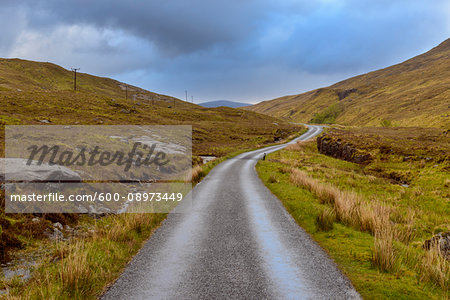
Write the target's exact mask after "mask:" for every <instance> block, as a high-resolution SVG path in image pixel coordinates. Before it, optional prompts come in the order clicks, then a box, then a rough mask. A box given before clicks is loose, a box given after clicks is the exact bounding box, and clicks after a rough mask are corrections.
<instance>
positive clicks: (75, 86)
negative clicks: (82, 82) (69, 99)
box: [72, 68, 80, 91]
mask: <svg viewBox="0 0 450 300" xmlns="http://www.w3.org/2000/svg"><path fill="white" fill-rule="evenodd" d="M79 69H80V68H72V71H73V74H74V76H73V90H74V91H76V90H77V71H78V70H79Z"/></svg>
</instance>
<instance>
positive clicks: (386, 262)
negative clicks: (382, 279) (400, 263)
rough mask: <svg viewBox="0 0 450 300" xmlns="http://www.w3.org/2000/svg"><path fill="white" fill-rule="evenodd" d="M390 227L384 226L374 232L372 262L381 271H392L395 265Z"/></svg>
mask: <svg viewBox="0 0 450 300" xmlns="http://www.w3.org/2000/svg"><path fill="white" fill-rule="evenodd" d="M393 243H394V233H393V231H392V227H389V226H386V227H384V228H382V229H381V230H379V231H377V233H376V234H375V241H374V248H373V252H372V264H373V265H374V266H375V267H377V268H378V269H379V270H380V271H382V272H389V271H393V270H394V269H395V268H396V266H397V255H396V253H395V250H394V245H393Z"/></svg>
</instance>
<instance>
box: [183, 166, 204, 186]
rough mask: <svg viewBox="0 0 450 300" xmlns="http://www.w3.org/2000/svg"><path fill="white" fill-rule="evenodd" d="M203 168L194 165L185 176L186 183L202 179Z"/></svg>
mask: <svg viewBox="0 0 450 300" xmlns="http://www.w3.org/2000/svg"><path fill="white" fill-rule="evenodd" d="M202 171H203V168H202V167H201V166H200V165H196V166H194V167H193V168H192V171H191V173H190V174H188V175H187V178H186V180H185V181H186V182H198V181H199V180H200V178H201V177H202Z"/></svg>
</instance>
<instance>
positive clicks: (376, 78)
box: [245, 39, 450, 129]
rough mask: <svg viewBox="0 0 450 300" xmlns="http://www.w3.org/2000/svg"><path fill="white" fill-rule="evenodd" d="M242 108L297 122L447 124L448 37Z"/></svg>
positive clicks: (449, 100) (449, 91) (449, 108)
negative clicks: (384, 63)
mask: <svg viewBox="0 0 450 300" xmlns="http://www.w3.org/2000/svg"><path fill="white" fill-rule="evenodd" d="M386 51H389V49H388V48H387V49H386ZM245 109H248V110H251V111H255V112H260V113H264V114H268V115H271V116H275V117H281V118H284V119H287V120H293V121H298V122H312V123H339V124H344V125H357V126H419V127H439V128H447V129H448V128H450V39H448V40H446V41H444V42H443V43H441V44H440V45H439V46H437V47H435V48H433V49H431V50H430V51H428V52H426V53H424V54H422V55H419V56H416V57H414V58H412V59H410V60H407V61H405V62H403V63H401V64H398V65H394V66H391V67H388V68H385V69H381V70H378V71H374V72H370V73H367V74H364V75H360V76H356V77H353V78H350V79H347V80H344V81H341V82H338V83H336V84H334V85H332V86H329V87H326V88H321V89H317V90H313V91H310V92H307V93H303V94H299V95H293V96H285V97H281V98H277V99H274V100H270V101H264V102H261V103H258V104H256V105H253V106H250V107H246V108H245Z"/></svg>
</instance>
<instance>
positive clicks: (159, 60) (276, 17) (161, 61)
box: [0, 0, 450, 102]
mask: <svg viewBox="0 0 450 300" xmlns="http://www.w3.org/2000/svg"><path fill="white" fill-rule="evenodd" d="M0 28H2V33H1V34H0V57H19V58H23V59H31V60H38V61H50V62H53V63H56V64H59V65H61V66H63V67H65V68H70V67H80V68H81V71H82V72H86V73H90V74H94V75H99V76H107V77H112V78H115V79H118V80H121V81H125V82H128V83H130V84H134V85H137V86H140V87H143V88H146V89H148V90H151V91H155V92H159V93H164V94H168V95H172V96H175V97H178V98H182V99H184V94H185V92H184V91H185V90H188V93H189V95H193V96H194V101H195V102H202V101H209V100H217V99H228V100H236V101H247V102H258V101H260V100H265V99H271V98H275V97H278V96H284V95H287V94H297V93H300V92H303V91H307V90H311V89H314V88H318V87H321V86H326V85H329V84H332V83H334V82H336V81H339V80H342V79H345V78H347V77H350V76H353V75H357V74H360V73H365V72H368V71H371V70H375V69H378V68H382V67H386V66H389V65H391V64H394V63H398V62H401V61H403V60H405V59H408V58H410V57H412V56H415V55H417V54H420V53H422V52H424V51H427V50H428V49H430V48H432V47H434V46H436V45H437V44H439V43H440V42H442V41H443V40H445V39H447V38H449V37H450V1H449V0H376V1H374V0H277V1H275V0H272V1H267V0H227V1H224V0H220V1H216V0H183V1H182V0H149V1H144V0H140V1H138V0H121V1H119V0H47V1H45V0H44V1H37V0H23V1H20V0H0ZM190 99H191V97H190V96H189V100H190Z"/></svg>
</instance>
